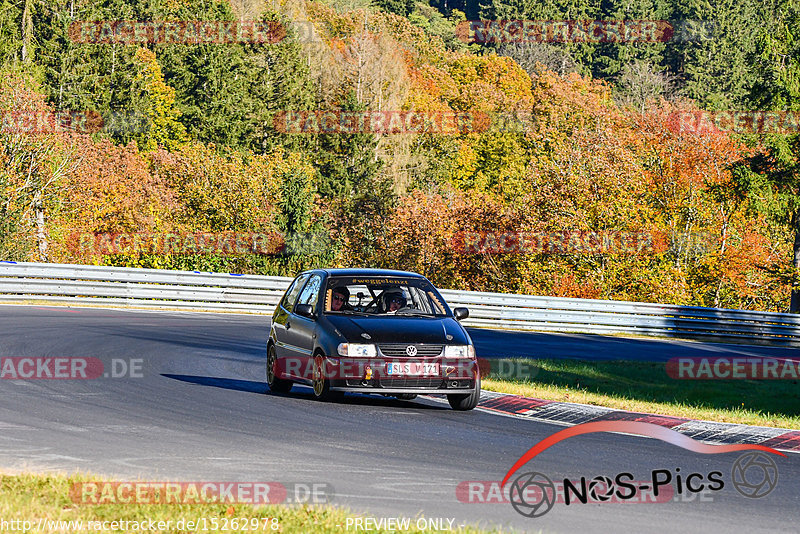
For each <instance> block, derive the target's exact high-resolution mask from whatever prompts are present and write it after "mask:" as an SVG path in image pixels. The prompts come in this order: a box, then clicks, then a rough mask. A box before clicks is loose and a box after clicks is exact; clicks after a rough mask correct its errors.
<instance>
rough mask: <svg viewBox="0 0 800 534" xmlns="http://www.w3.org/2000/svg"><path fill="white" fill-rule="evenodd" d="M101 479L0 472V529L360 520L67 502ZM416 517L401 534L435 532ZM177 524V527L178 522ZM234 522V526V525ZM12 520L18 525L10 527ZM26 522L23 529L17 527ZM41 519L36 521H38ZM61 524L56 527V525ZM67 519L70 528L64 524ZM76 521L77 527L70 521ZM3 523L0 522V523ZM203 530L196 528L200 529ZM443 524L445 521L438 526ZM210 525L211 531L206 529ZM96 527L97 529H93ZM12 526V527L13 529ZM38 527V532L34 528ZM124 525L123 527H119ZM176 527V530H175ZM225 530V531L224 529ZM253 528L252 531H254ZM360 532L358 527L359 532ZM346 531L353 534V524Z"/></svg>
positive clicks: (322, 512) (297, 528)
mask: <svg viewBox="0 0 800 534" xmlns="http://www.w3.org/2000/svg"><path fill="white" fill-rule="evenodd" d="M99 480H101V479H99V478H96V477H92V478H90V477H89V476H88V475H84V474H77V475H71V476H66V475H37V474H27V473H23V474H3V473H0V531H2V532H9V531H20V532H21V531H23V529H24V527H25V526H28V527H29V531H37V532H70V533H71V532H80V531H84V532H215V533H223V532H247V533H253V532H260V533H270V532H280V533H294V532H297V533H303V534H305V533H309V532H314V533H320V534H327V533H334V532H346V531H347V528H346V526H347V519H348V518H358V517H362V516H359V515H356V514H353V513H351V512H349V511H348V510H345V509H342V508H337V507H333V506H305V505H303V506H300V505H294V506H289V505H268V506H253V505H246V504H232V505H228V504H182V505H177V504H102V505H95V504H89V505H86V504H76V503H75V502H73V500H72V499H71V498H70V488H71V487H72V485H73V484H74V483H80V482H89V481H91V482H97V481H99ZM417 519H418V518H412V519H410V522H409V525H410V527H411V528H409V529H407V530H405V529H404V530H403V531H404V532H412V533H417V532H426V533H431V532H436V531H435V530H419V529H418V528H416V521H417ZM181 520H183V524H182V525H181V524H179V521H181ZM234 520H236V521H235V523H234ZM13 521H18V523H11V522H13ZM23 521H30V522H31V523H30V524H29V525H25V524H24V523H22V522H23ZM40 521H41V523H40ZM59 521H60V522H62V523H60V524H58V523H57V522H59ZM69 521H72V522H73V523H72V524H69V523H67V522H69ZM76 521H81V522H82V523H81V524H80V525H79V524H78V523H75V522H76ZM90 521H92V522H95V521H99V522H104V521H108V522H111V521H118V522H122V521H127V522H128V523H127V524H126V525H123V524H121V523H118V526H119V527H120V528H110V527H113V525H112V524H111V523H107V524H106V525H105V528H88V527H91V526H92V525H91V524H89V522H90ZM150 521H155V523H158V522H159V521H163V522H164V525H163V526H166V522H167V521H170V522H171V523H170V525H171V527H170V528H163V529H162V528H160V527H159V528H156V529H155V530H153V529H151V528H149V526H146V528H136V527H137V526H138V525H137V523H138V524H142V522H146V523H149V522H150ZM187 521H194V522H195V524H196V525H197V526H195V528H187V526H188V525H187V523H186V522H187ZM2 522H6V523H2ZM204 524H205V525H206V526H207V527H208V528H206V529H203V528H201V527H202V526H203V525H204ZM444 524H445V526H446V524H447V522H445V523H444ZM456 524H457V522H456V523H454V528H453V530H451V531H450V532H457V533H465V534H466V533H482V532H499V531H489V530H480V529H477V528H473V527H456V526H455V525H456ZM214 525H216V526H217V528H212V527H213V526H214ZM95 526H99V525H95ZM17 527H18V528H17ZM39 527H42V528H39ZM123 527H127V528H123ZM181 527H182V528H181ZM226 527H227V528H226ZM234 527H238V528H234ZM254 527H257V528H254ZM362 530H363V529H362ZM350 531H354V528H353V526H351V527H350ZM370 532H372V533H388V532H396V530H385V529H380V528H376V529H370Z"/></svg>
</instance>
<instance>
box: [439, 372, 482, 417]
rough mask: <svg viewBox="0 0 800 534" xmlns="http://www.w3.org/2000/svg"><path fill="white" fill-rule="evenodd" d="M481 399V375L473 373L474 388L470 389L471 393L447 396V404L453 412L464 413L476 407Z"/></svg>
mask: <svg viewBox="0 0 800 534" xmlns="http://www.w3.org/2000/svg"><path fill="white" fill-rule="evenodd" d="M480 398H481V374H480V372H478V371H476V372H475V387H474V388H473V389H472V393H467V394H459V395H448V396H447V402H449V403H450V406H451V407H452V408H453V409H454V410H458V411H462V412H465V411H467V410H472V409H474V408H475V407H476V406H477V405H478V401H479V400H480Z"/></svg>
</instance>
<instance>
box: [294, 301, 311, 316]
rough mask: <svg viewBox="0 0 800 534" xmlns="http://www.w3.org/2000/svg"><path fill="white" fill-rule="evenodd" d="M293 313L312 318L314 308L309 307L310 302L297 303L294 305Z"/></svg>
mask: <svg viewBox="0 0 800 534" xmlns="http://www.w3.org/2000/svg"><path fill="white" fill-rule="evenodd" d="M294 313H296V314H297V315H301V316H303V317H308V318H309V319H313V318H314V308H312V307H311V304H298V305H296V306H295V307H294Z"/></svg>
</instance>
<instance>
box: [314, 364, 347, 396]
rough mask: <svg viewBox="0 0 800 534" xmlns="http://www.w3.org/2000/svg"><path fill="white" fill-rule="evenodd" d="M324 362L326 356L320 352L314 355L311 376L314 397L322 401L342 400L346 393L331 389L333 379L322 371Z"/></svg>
mask: <svg viewBox="0 0 800 534" xmlns="http://www.w3.org/2000/svg"><path fill="white" fill-rule="evenodd" d="M324 363H325V356H323V355H322V354H319V353H317V354H315V355H314V371H313V375H312V376H311V385H312V389H313V390H314V398H315V399H317V400H320V401H331V400H340V399H341V398H343V397H344V394H343V393H341V392H338V391H331V381H330V380H328V378H327V377H326V376H325V373H324V372H323V371H322V369H323V365H324Z"/></svg>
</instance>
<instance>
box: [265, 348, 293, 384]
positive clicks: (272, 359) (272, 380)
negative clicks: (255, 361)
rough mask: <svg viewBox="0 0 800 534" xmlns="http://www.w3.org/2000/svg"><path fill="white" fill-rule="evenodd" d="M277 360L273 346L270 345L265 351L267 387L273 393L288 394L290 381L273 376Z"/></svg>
mask: <svg viewBox="0 0 800 534" xmlns="http://www.w3.org/2000/svg"><path fill="white" fill-rule="evenodd" d="M277 358H278V355H277V354H276V353H275V345H270V346H269V349H267V385H268V386H269V390H270V391H271V392H273V393H288V392H289V391H290V390H291V389H292V381H291V380H284V379H283V378H278V377H277V375H276V374H275V369H276V368H277V366H278V362H277Z"/></svg>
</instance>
